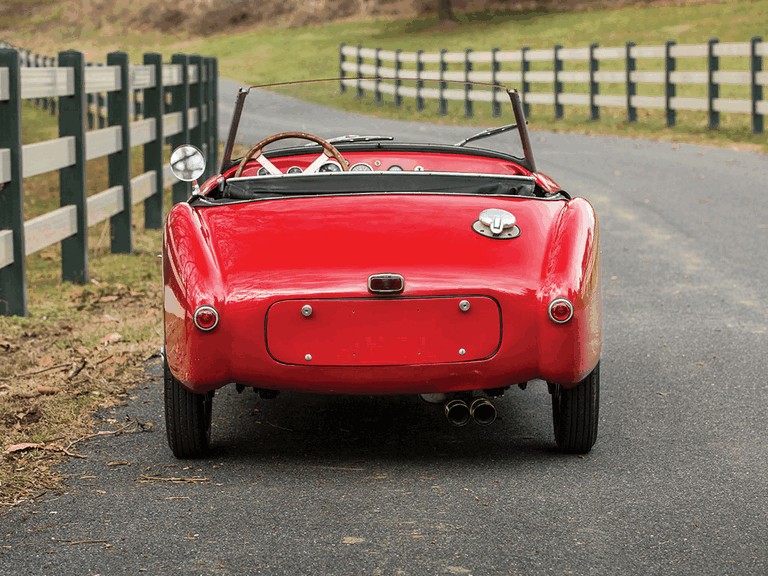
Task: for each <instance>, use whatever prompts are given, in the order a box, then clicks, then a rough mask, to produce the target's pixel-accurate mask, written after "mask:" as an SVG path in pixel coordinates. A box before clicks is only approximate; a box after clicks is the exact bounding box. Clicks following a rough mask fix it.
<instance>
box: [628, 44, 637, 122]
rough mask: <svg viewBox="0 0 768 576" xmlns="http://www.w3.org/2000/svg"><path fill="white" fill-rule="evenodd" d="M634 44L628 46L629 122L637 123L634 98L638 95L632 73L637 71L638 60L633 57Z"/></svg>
mask: <svg viewBox="0 0 768 576" xmlns="http://www.w3.org/2000/svg"><path fill="white" fill-rule="evenodd" d="M634 47H635V43H634V42H627V45H626V63H627V66H626V76H627V77H626V84H627V122H637V108H635V106H634V105H633V104H632V97H633V96H634V95H635V94H637V84H636V83H635V81H634V80H633V79H632V73H633V72H634V71H635V70H636V69H637V60H635V57H634V56H632V48H634Z"/></svg>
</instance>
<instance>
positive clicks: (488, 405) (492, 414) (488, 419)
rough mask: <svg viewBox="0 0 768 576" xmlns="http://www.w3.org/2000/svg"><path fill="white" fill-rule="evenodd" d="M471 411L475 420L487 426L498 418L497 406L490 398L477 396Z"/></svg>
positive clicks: (470, 408)
mask: <svg viewBox="0 0 768 576" xmlns="http://www.w3.org/2000/svg"><path fill="white" fill-rule="evenodd" d="M469 413H470V415H471V416H472V418H474V419H475V422H477V423H478V424H482V425H483V426H487V425H488V424H492V423H493V422H494V421H495V420H496V406H494V405H493V402H491V401H490V400H488V398H476V399H475V400H473V401H472V404H471V405H470V407H469Z"/></svg>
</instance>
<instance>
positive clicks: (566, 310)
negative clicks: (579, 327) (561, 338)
mask: <svg viewBox="0 0 768 576" xmlns="http://www.w3.org/2000/svg"><path fill="white" fill-rule="evenodd" d="M549 317H550V319H551V320H552V322H556V323H558V324H565V323H566V322H568V321H569V320H570V319H571V318H573V304H571V302H570V300H566V299H565V298H558V299H556V300H553V301H552V303H551V304H550V305H549Z"/></svg>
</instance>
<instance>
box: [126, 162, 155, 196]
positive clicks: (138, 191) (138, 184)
mask: <svg viewBox="0 0 768 576" xmlns="http://www.w3.org/2000/svg"><path fill="white" fill-rule="evenodd" d="M155 192H157V184H156V181H155V171H154V170H150V171H149V172H144V174H140V175H139V176H136V177H134V178H131V202H132V203H133V204H138V203H139V202H142V201H144V200H146V199H147V198H149V197H150V196H152V194H154V193H155Z"/></svg>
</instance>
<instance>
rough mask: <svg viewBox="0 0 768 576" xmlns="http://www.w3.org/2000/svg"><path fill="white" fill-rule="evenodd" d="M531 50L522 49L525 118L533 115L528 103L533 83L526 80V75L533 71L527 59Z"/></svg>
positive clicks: (521, 73)
mask: <svg viewBox="0 0 768 576" xmlns="http://www.w3.org/2000/svg"><path fill="white" fill-rule="evenodd" d="M528 50H530V48H529V47H528V46H523V47H522V48H521V49H520V100H522V102H523V114H525V117H526V118H527V117H528V116H530V115H531V106H530V104H528V102H527V100H528V99H527V98H526V96H527V94H528V92H530V91H531V83H530V82H528V81H527V80H526V74H527V72H529V71H530V70H531V63H530V62H529V61H528V60H527V59H526V55H527V54H528Z"/></svg>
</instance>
